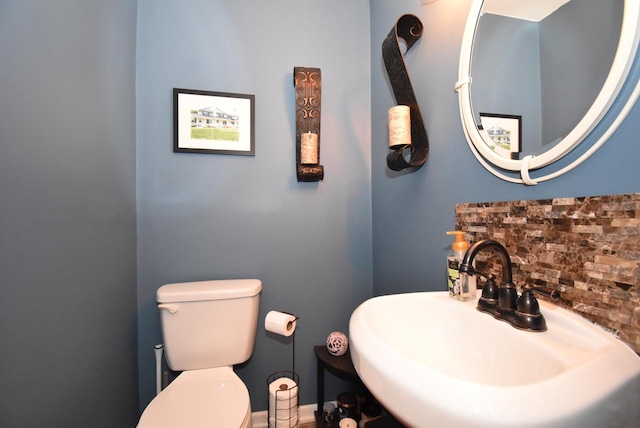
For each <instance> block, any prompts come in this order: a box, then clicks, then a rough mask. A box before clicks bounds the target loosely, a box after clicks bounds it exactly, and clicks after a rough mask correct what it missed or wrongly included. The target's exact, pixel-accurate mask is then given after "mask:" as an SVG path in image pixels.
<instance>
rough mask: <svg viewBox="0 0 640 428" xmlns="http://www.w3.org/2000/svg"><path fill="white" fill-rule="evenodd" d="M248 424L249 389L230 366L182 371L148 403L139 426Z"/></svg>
mask: <svg viewBox="0 0 640 428" xmlns="http://www.w3.org/2000/svg"><path fill="white" fill-rule="evenodd" d="M161 427H166V428H175V427H185V428H186V427H190V428H195V427H216V428H249V427H251V403H250V401H249V391H247V387H246V386H245V384H244V383H243V382H242V380H241V379H240V378H239V377H238V375H236V374H235V373H234V371H233V369H232V368H231V367H217V368H212V369H202V370H190V371H185V372H182V373H181V374H180V375H179V376H178V377H177V378H176V379H175V380H174V381H173V382H171V383H170V384H169V386H167V387H166V388H165V389H164V390H163V391H162V392H161V393H160V394H158V395H157V396H156V397H155V398H154V399H153V400H152V401H151V403H149V405H148V406H147V408H146V409H145V410H144V412H143V413H142V416H141V417H140V422H139V423H138V428H161Z"/></svg>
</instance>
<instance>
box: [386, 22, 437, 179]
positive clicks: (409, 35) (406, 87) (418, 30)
mask: <svg viewBox="0 0 640 428" xmlns="http://www.w3.org/2000/svg"><path fill="white" fill-rule="evenodd" d="M422 28H423V27H422V22H420V20H419V19H418V18H417V17H416V16H414V15H403V16H401V17H400V19H398V22H397V23H396V25H395V26H394V27H393V28H392V29H391V32H390V33H389V35H388V36H387V38H386V39H385V40H384V42H382V58H383V60H384V65H385V68H386V69H387V75H388V76H389V81H390V83H391V87H392V88H393V93H394V95H395V98H396V102H397V103H398V106H396V107H393V108H392V109H391V110H389V131H390V137H391V136H392V134H393V138H392V140H390V141H389V148H391V149H393V150H394V151H393V152H392V153H389V155H388V156H387V165H388V166H389V168H391V169H392V170H394V171H402V170H403V169H406V168H410V167H414V168H416V169H418V168H420V167H421V166H422V165H423V164H424V163H425V161H426V160H427V156H428V154H429V139H428V138H427V131H426V129H425V128H424V123H423V121H422V115H421V114H420V107H418V102H417V101H416V97H415V95H414V93H413V87H412V86H411V80H410V79H409V73H408V72H407V69H406V67H405V63H404V57H403V55H402V51H401V50H400V43H399V41H398V39H399V38H400V39H403V40H404V43H405V45H406V48H407V50H406V52H409V49H411V47H412V46H413V45H414V44H415V43H416V42H417V41H418V39H420V37H421V36H422ZM406 52H405V53H406ZM404 106H408V107H409V117H410V129H411V136H410V137H409V136H403V135H406V132H405V129H407V128H408V127H409V124H408V123H407V122H406V116H404V117H403V115H406V110H405V111H404V112H403V109H402V107H404ZM407 158H408V159H409V160H407Z"/></svg>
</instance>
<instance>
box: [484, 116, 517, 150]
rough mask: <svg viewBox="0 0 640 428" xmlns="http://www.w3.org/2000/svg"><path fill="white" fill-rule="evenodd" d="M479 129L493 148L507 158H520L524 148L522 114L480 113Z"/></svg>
mask: <svg viewBox="0 0 640 428" xmlns="http://www.w3.org/2000/svg"><path fill="white" fill-rule="evenodd" d="M478 129H479V130H480V133H481V134H484V136H485V139H484V140H485V141H492V142H493V144H492V145H490V148H491V150H493V151H494V152H496V153H497V154H499V155H500V156H503V157H505V158H507V159H518V158H519V156H520V151H521V150H522V137H521V136H522V116H516V115H512V114H496V113H480V124H479V125H478Z"/></svg>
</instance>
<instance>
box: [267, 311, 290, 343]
mask: <svg viewBox="0 0 640 428" xmlns="http://www.w3.org/2000/svg"><path fill="white" fill-rule="evenodd" d="M264 328H265V329H266V330H267V331H270V332H272V333H276V334H279V335H281V336H287V337H289V336H291V335H292V334H293V332H294V331H295V330H296V317H295V316H293V315H291V314H285V313H284V312H278V311H270V312H269V313H268V314H267V316H266V317H265V319H264Z"/></svg>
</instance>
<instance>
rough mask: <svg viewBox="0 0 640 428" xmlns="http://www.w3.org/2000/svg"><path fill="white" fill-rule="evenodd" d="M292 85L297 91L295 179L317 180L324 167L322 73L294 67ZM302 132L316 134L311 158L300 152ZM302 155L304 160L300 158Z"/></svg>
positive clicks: (317, 70) (316, 69) (322, 175)
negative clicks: (321, 116)
mask: <svg viewBox="0 0 640 428" xmlns="http://www.w3.org/2000/svg"><path fill="white" fill-rule="evenodd" d="M293 85H294V87H295V92H296V176H297V178H298V181H320V180H322V179H323V178H324V167H323V166H322V165H320V107H321V95H322V75H321V73H320V69H319V68H309V67H294V68H293ZM303 134H309V135H310V136H311V134H315V136H317V137H314V138H313V140H314V143H315V145H314V147H315V148H312V149H311V150H312V151H313V150H315V153H313V154H315V159H313V157H314V156H311V158H312V160H311V161H310V160H309V159H308V158H307V156H303V155H302V136H303ZM303 158H304V159H303Z"/></svg>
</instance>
